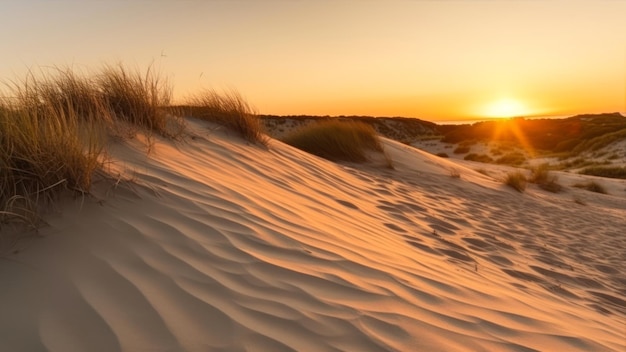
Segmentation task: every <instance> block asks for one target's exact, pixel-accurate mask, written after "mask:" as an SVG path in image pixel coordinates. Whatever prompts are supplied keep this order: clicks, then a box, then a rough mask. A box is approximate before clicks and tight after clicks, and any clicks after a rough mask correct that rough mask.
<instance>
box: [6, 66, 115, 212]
mask: <svg viewBox="0 0 626 352" xmlns="http://www.w3.org/2000/svg"><path fill="white" fill-rule="evenodd" d="M49 78H50V77H44V78H41V79H38V78H34V77H29V78H28V79H27V80H25V81H23V82H22V83H21V84H19V83H13V85H12V86H11V88H12V89H10V90H9V93H13V94H11V95H9V96H5V97H3V98H2V101H1V102H0V170H1V171H0V222H6V221H11V220H22V221H25V222H29V223H34V222H35V221H36V214H37V212H38V211H37V209H38V207H40V206H41V205H43V204H47V203H49V201H51V200H53V199H54V198H55V196H56V195H57V194H58V193H59V191H61V190H64V189H71V190H76V191H80V192H86V191H88V190H89V187H90V185H91V178H92V175H93V173H94V171H95V170H96V169H98V168H99V167H100V162H101V159H100V156H101V153H102V151H103V138H102V133H101V132H102V131H103V130H104V128H103V125H102V121H98V120H97V119H96V118H95V117H96V116H99V114H100V113H101V111H100V107H99V106H97V105H89V104H83V103H85V100H82V99H83V98H84V97H81V96H79V95H78V94H77V95H75V96H73V95H71V94H70V95H67V96H64V95H62V94H59V96H53V95H52V94H51V93H52V92H53V91H54V90H53V89H54V88H55V87H56V88H59V87H61V86H62V85H63V84H64V83H67V82H65V81H63V80H62V79H63V78H61V80H60V81H58V82H53V81H51V80H50V79H49ZM46 94H48V95H46Z"/></svg>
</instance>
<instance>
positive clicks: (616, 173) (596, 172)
mask: <svg viewBox="0 0 626 352" xmlns="http://www.w3.org/2000/svg"><path fill="white" fill-rule="evenodd" d="M580 173H581V174H583V175H592V176H600V177H608V178H618V179H626V167H624V166H590V167H586V168H584V169H583V170H581V171H580Z"/></svg>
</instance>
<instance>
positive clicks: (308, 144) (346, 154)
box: [283, 120, 384, 162]
mask: <svg viewBox="0 0 626 352" xmlns="http://www.w3.org/2000/svg"><path fill="white" fill-rule="evenodd" d="M283 141H284V142H285V143H287V144H289V145H291V146H293V147H296V148H298V149H301V150H304V151H306V152H309V153H311V154H314V155H317V156H320V157H322V158H325V159H329V160H333V161H351V162H365V161H367V160H368V158H367V151H368V150H374V151H379V152H384V151H383V147H382V144H381V143H380V140H379V139H378V136H377V135H376V131H375V130H374V128H373V127H372V126H370V125H368V124H365V123H362V122H358V121H356V122H355V121H339V120H329V121H322V122H317V123H314V124H310V125H308V126H305V127H303V128H301V129H299V130H296V131H294V132H293V133H291V134H290V135H288V136H287V137H285V138H284V139H283Z"/></svg>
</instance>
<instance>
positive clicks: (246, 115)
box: [188, 90, 269, 145]
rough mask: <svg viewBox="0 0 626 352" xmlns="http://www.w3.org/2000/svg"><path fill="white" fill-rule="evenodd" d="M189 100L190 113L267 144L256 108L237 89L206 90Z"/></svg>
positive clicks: (253, 141) (245, 137)
mask: <svg viewBox="0 0 626 352" xmlns="http://www.w3.org/2000/svg"><path fill="white" fill-rule="evenodd" d="M188 100H189V102H188V103H189V105H191V106H192V108H191V109H189V114H190V115H191V116H193V117H196V118H199V119H202V120H207V121H210V122H214V123H217V124H220V125H222V126H225V127H227V128H229V129H231V130H233V131H235V132H237V133H238V134H239V135H240V136H241V137H243V138H244V139H246V140H247V141H249V142H251V143H260V144H262V145H267V143H268V141H269V140H268V137H267V135H266V134H265V133H264V130H263V124H262V122H261V120H260V119H259V117H258V116H257V114H256V113H255V111H254V109H253V108H252V107H251V106H250V104H248V103H247V102H246V100H245V99H244V98H243V97H242V96H241V95H240V94H239V93H238V92H236V91H229V92H225V93H222V94H219V93H217V92H216V91H214V90H206V91H204V92H202V93H200V94H197V95H194V96H192V97H191V98H189V99H188Z"/></svg>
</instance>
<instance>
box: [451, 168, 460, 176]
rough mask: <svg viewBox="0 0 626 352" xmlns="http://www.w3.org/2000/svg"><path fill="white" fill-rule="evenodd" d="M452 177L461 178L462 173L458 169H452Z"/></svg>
mask: <svg viewBox="0 0 626 352" xmlns="http://www.w3.org/2000/svg"><path fill="white" fill-rule="evenodd" d="M450 177H452V178H461V171H459V169H457V168H451V169H450Z"/></svg>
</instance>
